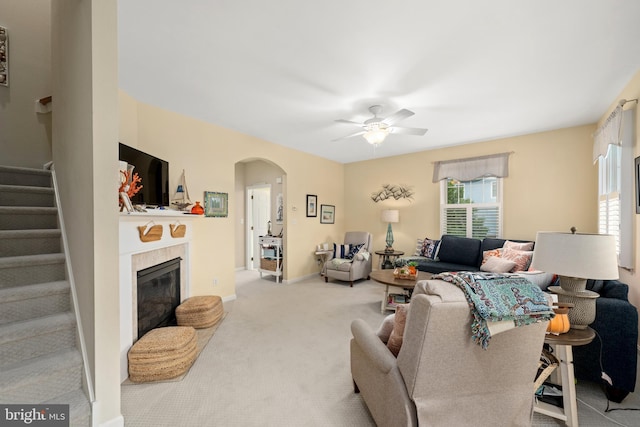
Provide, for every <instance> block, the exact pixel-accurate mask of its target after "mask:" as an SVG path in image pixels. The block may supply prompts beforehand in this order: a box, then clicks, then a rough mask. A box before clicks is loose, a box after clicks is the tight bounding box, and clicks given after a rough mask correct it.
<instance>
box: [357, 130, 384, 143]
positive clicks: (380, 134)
mask: <svg viewBox="0 0 640 427" xmlns="http://www.w3.org/2000/svg"><path fill="white" fill-rule="evenodd" d="M387 135H389V130H388V129H382V128H378V129H372V130H370V131H367V132H366V133H365V134H364V135H362V136H363V137H364V139H366V140H367V142H368V143H369V144H371V145H379V144H382V141H384V139H385V138H386V137H387Z"/></svg>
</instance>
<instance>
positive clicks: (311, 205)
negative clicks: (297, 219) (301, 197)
mask: <svg viewBox="0 0 640 427" xmlns="http://www.w3.org/2000/svg"><path fill="white" fill-rule="evenodd" d="M307 216H313V217H315V216H318V196H316V195H315V194H307Z"/></svg>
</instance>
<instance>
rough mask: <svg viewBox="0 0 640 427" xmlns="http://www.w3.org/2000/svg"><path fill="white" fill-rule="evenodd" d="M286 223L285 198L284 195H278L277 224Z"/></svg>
mask: <svg viewBox="0 0 640 427" xmlns="http://www.w3.org/2000/svg"><path fill="white" fill-rule="evenodd" d="M283 222H284V198H283V197H282V193H278V195H277V196H276V224H282V223H283Z"/></svg>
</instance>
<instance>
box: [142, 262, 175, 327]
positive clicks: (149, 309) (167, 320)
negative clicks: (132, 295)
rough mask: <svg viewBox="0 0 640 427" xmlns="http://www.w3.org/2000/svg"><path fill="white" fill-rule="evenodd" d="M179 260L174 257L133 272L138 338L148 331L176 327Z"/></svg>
mask: <svg viewBox="0 0 640 427" xmlns="http://www.w3.org/2000/svg"><path fill="white" fill-rule="evenodd" d="M180 260H181V258H174V259H172V260H170V261H167V262H163V263H162V264H158V265H154V266H153V267H149V268H145V269H144V270H140V271H138V272H137V277H138V280H137V282H138V286H137V289H138V338H141V337H142V336H143V335H144V334H146V333H147V332H149V331H150V330H151V329H154V328H159V327H163V326H171V325H175V324H176V315H175V310H176V307H177V306H178V305H179V304H180Z"/></svg>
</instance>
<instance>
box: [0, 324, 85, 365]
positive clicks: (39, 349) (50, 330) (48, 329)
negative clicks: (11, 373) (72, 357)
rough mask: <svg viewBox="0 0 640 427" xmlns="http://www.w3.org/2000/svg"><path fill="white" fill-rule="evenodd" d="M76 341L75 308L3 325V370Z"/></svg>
mask: <svg viewBox="0 0 640 427" xmlns="http://www.w3.org/2000/svg"><path fill="white" fill-rule="evenodd" d="M75 345H76V319H75V317H74V316H73V315H72V314H71V312H66V313H60V314H55V315H52V316H46V317H40V318H37V319H32V320H26V321H23V322H14V323H10V324H7V325H0V370H8V369H11V368H12V367H14V365H16V364H21V363H24V362H25V361H28V360H29V359H33V358H36V357H40V356H44V355H45V354H49V353H55V352H59V351H63V350H65V349H71V348H75Z"/></svg>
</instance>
